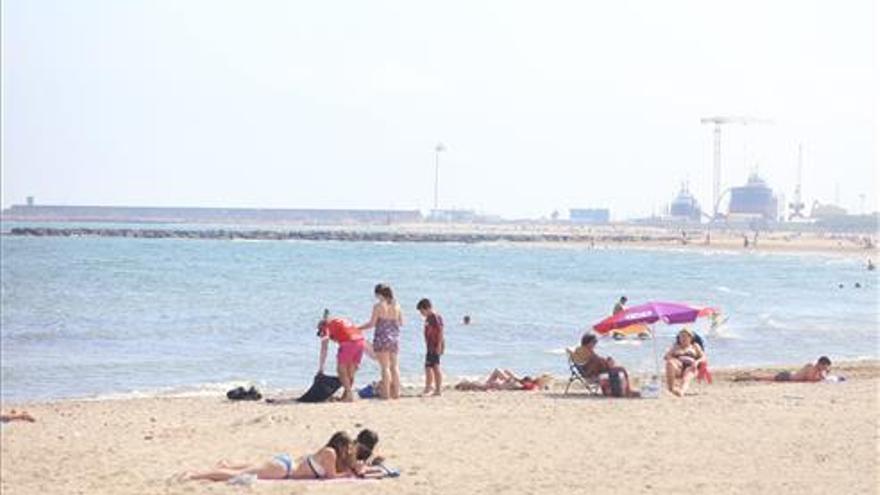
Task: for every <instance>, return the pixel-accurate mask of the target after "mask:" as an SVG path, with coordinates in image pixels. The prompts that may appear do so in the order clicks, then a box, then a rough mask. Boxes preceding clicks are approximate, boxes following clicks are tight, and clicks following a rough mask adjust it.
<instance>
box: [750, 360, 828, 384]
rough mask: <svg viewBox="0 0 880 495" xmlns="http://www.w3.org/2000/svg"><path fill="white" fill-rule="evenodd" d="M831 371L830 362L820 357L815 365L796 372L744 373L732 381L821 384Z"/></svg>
mask: <svg viewBox="0 0 880 495" xmlns="http://www.w3.org/2000/svg"><path fill="white" fill-rule="evenodd" d="M829 371H831V360H830V359H828V356H821V357H820V358H819V359H818V360H816V363H815V364H813V363H807V364H805V365H804V366H803V367H802V368H801V369H799V370H797V371H794V372H792V371H781V372H779V373H776V374H758V373H745V374H742V375H739V376H737V377H735V378H734V379H733V381H735V382H745V381H761V382H821V381H822V380H824V379H825V378H826V377H827V376H828V372H829Z"/></svg>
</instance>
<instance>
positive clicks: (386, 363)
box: [358, 284, 403, 399]
mask: <svg viewBox="0 0 880 495" xmlns="http://www.w3.org/2000/svg"><path fill="white" fill-rule="evenodd" d="M373 294H374V295H375V296H376V299H378V301H377V302H376V304H374V305H373V314H372V315H371V316H370V321H368V322H366V323H364V324H363V325H361V326H359V327H358V328H359V329H360V330H367V329H370V328H375V331H374V332H373V352H374V353H375V354H376V360H377V361H379V367H380V368H381V369H382V381H381V382H380V383H379V397H381V398H382V399H389V398H391V399H398V398H400V365H399V364H398V361H397V353H398V351H399V350H400V349H399V340H400V327H401V326H403V312H402V311H401V310H400V305H399V304H397V301H395V299H394V292H393V291H392V290H391V287H389V286H388V285H386V284H378V285H376V287H375V288H373Z"/></svg>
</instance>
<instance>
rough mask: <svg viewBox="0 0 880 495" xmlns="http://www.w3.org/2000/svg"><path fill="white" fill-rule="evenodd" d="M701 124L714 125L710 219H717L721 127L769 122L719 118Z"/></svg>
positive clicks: (739, 118)
mask: <svg viewBox="0 0 880 495" xmlns="http://www.w3.org/2000/svg"><path fill="white" fill-rule="evenodd" d="M700 123H701V124H714V125H715V128H714V129H713V130H712V134H713V136H714V150H713V157H712V219H713V220H714V219H715V218H718V203H719V200H720V199H721V126H722V125H724V124H741V125H749V124H769V123H771V121H769V120H766V119H757V118H752V117H735V116H721V115H717V116H714V117H703V118H702V119H700Z"/></svg>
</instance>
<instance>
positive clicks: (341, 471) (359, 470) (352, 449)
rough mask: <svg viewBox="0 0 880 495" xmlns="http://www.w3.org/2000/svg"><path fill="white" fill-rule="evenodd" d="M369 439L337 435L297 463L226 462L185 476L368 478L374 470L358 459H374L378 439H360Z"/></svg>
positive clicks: (280, 459)
mask: <svg viewBox="0 0 880 495" xmlns="http://www.w3.org/2000/svg"><path fill="white" fill-rule="evenodd" d="M366 437H369V438H370V439H371V441H370V442H367V443H369V445H364V444H361V443H358V442H355V441H352V439H351V437H349V436H348V433H345V432H344V431H338V432H336V433H334V434H333V436H332V437H330V441H328V442H327V445H325V446H324V447H322V448H321V449H320V450H318V451H317V452H315V453H314V454H312V455H307V456H305V457H303V458H301V459H298V460H295V459H294V458H293V457H291V456H290V454H279V455H276V456H275V457H273V458H272V459H271V460H268V461H266V462H263V463H260V464H233V463H229V462H226V461H220V462H218V463H217V468H216V469H213V470H210V471H203V472H198V473H185V474H184V478H185V479H190V480H210V481H228V480H230V479H232V478H235V477H236V476H239V475H243V474H252V475H256V476H257V479H261V480H286V479H293V480H309V479H334V478H348V477H353V476H361V477H363V476H368V475H371V474H372V470H371V469H369V468H367V467H366V465H365V464H364V463H363V462H360V461H358V457H361V458H362V459H367V458H369V457H370V455H372V450H373V447H374V446H375V444H376V443H377V442H378V441H379V439H378V436H376V434H375V433H374V432H372V431H370V430H364V431H362V432H361V434H360V435H358V439H361V438H366Z"/></svg>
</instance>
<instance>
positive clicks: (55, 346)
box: [0, 222, 880, 403]
mask: <svg viewBox="0 0 880 495" xmlns="http://www.w3.org/2000/svg"><path fill="white" fill-rule="evenodd" d="M16 226H36V225H28V224H23V223H12V222H4V223H3V225H2V229H0V230H2V231H4V232H7V233H8V231H9V229H10V228H12V227H16ZM39 226H47V225H46V224H39ZM50 226H56V227H65V226H66V227H75V226H78V225H74V224H55V225H50ZM89 226H95V225H94V224H91V225H89ZM113 227H135V228H138V227H140V228H144V226H143V225H138V226H132V225H119V224H114V225H113ZM148 227H149V228H155V227H164V228H182V229H190V230H191V229H193V228H196V226H192V225H175V226H170V227H169V226H156V225H151V226H148ZM212 228H216V226H212ZM865 262H866V260H865V259H861V258H858V257H852V256H850V257H843V256H838V255H833V254H782V253H767V252H761V251H757V252H755V251H746V250H743V251H711V250H705V251H698V250H675V249H638V248H613V247H596V248H589V247H586V246H580V245H579V246H573V245H546V244H518V243H497V244H457V243H442V244H429V243H371V242H331V241H327V242H318V241H229V240H195V239H134V238H101V237H70V238H62V237H19V236H12V235H0V276H2V291H0V358H2V359H0V385H2V386H0V398H2V400H3V401H4V403H22V402H28V401H43V400H55V399H68V398H77V399H113V398H127V397H141V396H155V395H219V394H222V393H223V392H225V391H226V390H227V389H228V388H231V387H233V386H236V385H249V384H253V385H256V386H257V387H258V388H261V389H262V390H263V391H264V392H265V393H267V394H273V393H277V394H281V393H294V392H296V391H301V390H304V389H306V388H307V387H308V385H309V384H310V383H311V380H312V377H313V376H314V374H315V372H316V371H317V365H318V350H319V340H318V339H317V338H316V336H315V325H316V323H317V321H318V320H319V319H320V317H321V314H322V312H323V310H324V309H325V308H327V309H329V310H330V312H331V313H332V314H333V315H339V316H345V317H348V318H351V319H353V320H354V321H355V322H357V323H362V322H365V321H366V320H367V319H368V318H369V315H370V310H371V307H372V305H373V303H374V302H375V299H374V297H373V287H374V285H375V284H377V283H379V282H384V283H387V284H389V285H390V286H391V287H392V288H393V289H394V291H395V295H396V297H397V299H398V301H399V302H400V304H401V306H402V308H403V311H404V317H405V324H404V326H403V328H402V337H401V338H402V342H401V352H400V363H401V373H402V376H403V381H404V382H405V384H410V385H414V386H417V385H418V384H420V383H421V382H422V381H423V363H424V351H425V349H424V347H425V346H424V337H423V323H422V321H421V318H420V316H419V314H418V312H417V311H416V309H415V306H416V303H417V302H418V300H419V299H421V298H423V297H427V298H429V299H430V300H431V301H432V302H433V303H434V307H435V308H436V309H437V310H438V311H439V312H440V313H441V314H442V315H443V317H444V319H445V322H446V330H445V331H446V342H447V343H446V348H447V352H446V354H445V355H444V356H443V360H442V368H443V371H444V373H445V375H446V380H447V383H450V382H452V381H455V380H457V379H459V378H464V377H468V378H474V377H479V376H484V375H486V374H487V373H488V372H489V371H491V370H492V369H493V368H496V367H504V368H510V369H512V370H514V371H515V372H517V373H519V374H523V375H528V374H537V373H541V372H549V373H553V374H555V375H558V376H560V377H566V376H567V375H568V366H567V363H566V356H565V348H566V347H574V346H576V345H577V344H578V341H579V339H580V337H581V335H582V334H583V333H584V332H585V331H588V330H589V329H590V328H591V326H592V325H593V324H595V323H596V322H598V321H599V320H601V319H602V318H604V317H606V316H608V315H609V313H610V311H611V309H612V307H613V305H614V303H615V301H616V300H617V299H618V298H619V297H620V296H621V295H626V296H627V297H628V298H629V301H630V304H639V303H642V302H648V301H678V302H686V303H690V304H694V305H699V306H712V307H715V308H718V309H719V310H721V311H722V312H723V314H724V316H725V317H726V318H727V321H726V323H725V324H724V325H722V326H721V327H719V328H716V329H711V328H710V327H709V324H708V322H706V321H698V322H697V323H695V324H693V325H691V328H693V329H694V330H696V331H697V332H698V333H700V334H701V335H702V336H703V339H704V341H705V342H706V350H707V353H708V355H709V360H710V365H711V366H712V367H714V368H727V367H743V366H757V365H799V364H802V363H805V362H808V361H813V360H815V359H816V358H817V357H818V356H819V355H828V356H829V357H830V358H831V359H832V361H835V360H836V361H842V360H867V359H878V358H880V302H878V295H880V292H878V275H877V272H869V271H867V270H866V269H865ZM465 315H469V316H470V317H471V323H470V324H469V325H464V324H463V317H464V316H465ZM676 330H677V328H676V327H668V326H666V325H663V324H658V325H656V326H655V328H654V331H655V335H656V338H655V339H652V340H645V341H641V340H637V339H634V340H623V341H616V340H613V339H610V338H607V339H606V338H603V339H601V340H600V343H599V346H598V350H599V352H600V354H604V355H611V356H613V357H614V358H615V359H616V360H617V361H618V362H620V363H621V364H623V365H624V366H626V367H627V368H628V369H630V370H631V372H633V373H636V374H639V373H641V374H652V373H654V372H655V370H656V360H655V357H656V356H657V355H658V354H659V355H662V353H663V352H665V350H666V349H667V348H668V347H669V345H671V343H672V341H673V338H674V335H675V332H676ZM333 367H334V359H333V357H332V355H331V357H330V358H329V359H328V369H330V370H332V369H333ZM378 373H379V371H378V367H377V366H376V364H375V363H374V362H372V361H370V360H369V359H365V362H364V364H363V365H362V367H361V370H360V371H359V373H358V381H359V382H360V383H362V384H363V383H366V382H368V381H371V380H375V379H376V378H377V377H378Z"/></svg>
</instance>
